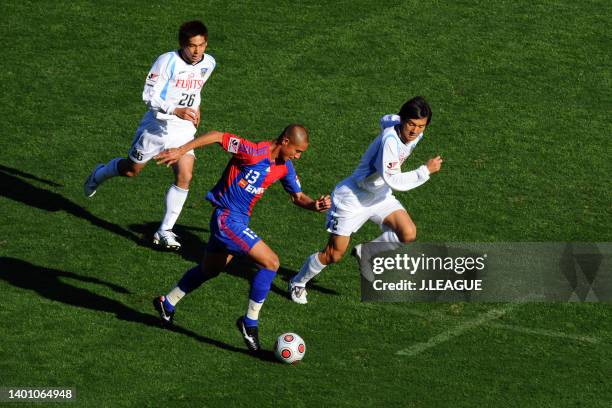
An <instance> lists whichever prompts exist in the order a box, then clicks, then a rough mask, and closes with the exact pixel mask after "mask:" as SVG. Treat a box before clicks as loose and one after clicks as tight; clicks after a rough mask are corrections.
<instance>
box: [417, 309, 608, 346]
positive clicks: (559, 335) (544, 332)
mask: <svg viewBox="0 0 612 408" xmlns="http://www.w3.org/2000/svg"><path fill="white" fill-rule="evenodd" d="M406 313H408V314H411V315H413V316H418V317H422V318H426V319H430V318H431V317H432V316H434V317H436V318H438V319H441V320H451V319H452V318H453V317H452V316H449V315H446V314H444V313H440V312H437V311H430V312H421V311H418V310H412V309H409V310H406ZM483 324H484V325H486V326H488V327H493V328H496V329H503V330H511V331H515V332H518V333H523V334H532V335H536V336H546V337H555V338H559V339H567V340H574V341H580V342H584V343H591V344H597V343H599V342H600V339H599V338H597V337H593V336H583V335H579V334H568V333H564V332H561V331H555V330H547V329H534V328H530V327H525V326H519V325H513V324H503V323H495V322H485V323H483Z"/></svg>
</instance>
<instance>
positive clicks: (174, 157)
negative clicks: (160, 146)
mask: <svg viewBox="0 0 612 408" xmlns="http://www.w3.org/2000/svg"><path fill="white" fill-rule="evenodd" d="M222 141H223V132H219V131H217V130H211V131H210V132H207V133H204V134H203V135H201V136H198V137H197V138H195V139H193V140H192V141H191V142H189V143H185V144H184V145H182V146H181V147H178V148H175V149H167V150H164V151H163V152H161V153H160V154H158V155H157V156H155V157H154V159H155V160H156V161H157V164H165V165H168V166H170V165H172V164H174V163H176V162H177V161H178V160H179V159H180V158H181V157H182V156H183V155H184V154H185V153H187V152H188V151H190V150H193V149H197V148H198V147H204V146H207V145H209V144H213V143H221V142H222Z"/></svg>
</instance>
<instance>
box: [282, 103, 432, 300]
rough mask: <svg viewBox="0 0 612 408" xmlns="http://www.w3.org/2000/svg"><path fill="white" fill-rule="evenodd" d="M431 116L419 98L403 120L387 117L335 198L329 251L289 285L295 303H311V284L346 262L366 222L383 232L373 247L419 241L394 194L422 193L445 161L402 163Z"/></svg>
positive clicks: (316, 256) (308, 262)
mask: <svg viewBox="0 0 612 408" xmlns="http://www.w3.org/2000/svg"><path fill="white" fill-rule="evenodd" d="M431 114H432V113H431V108H430V107H429V104H428V103H427V102H426V101H425V99H423V98H422V97H420V96H417V97H415V98H413V99H411V100H409V101H408V102H406V103H405V104H404V105H403V106H402V108H401V109H400V112H399V115H385V116H383V117H382V118H381V120H380V125H381V132H380V134H379V135H378V137H377V138H376V139H374V141H373V142H372V143H371V144H370V146H369V147H368V149H367V150H366V152H365V154H364V155H363V157H362V158H361V162H360V163H359V166H357V168H356V169H355V171H354V172H353V174H352V175H351V176H349V177H348V178H346V179H344V180H342V181H341V182H340V183H338V185H337V186H336V188H335V189H334V191H333V193H332V208H331V210H330V211H329V213H328V217H327V231H328V232H329V233H330V236H329V241H328V243H327V246H326V247H325V249H323V251H321V252H315V253H314V254H312V255H311V256H310V257H309V258H308V259H306V261H305V262H304V264H303V265H302V268H301V269H300V272H299V273H298V274H297V275H295V276H294V277H293V278H292V279H291V280H290V281H289V293H290V296H291V299H292V300H293V301H294V302H296V303H302V304H304V303H306V302H307V299H306V284H307V283H308V282H309V281H310V280H311V279H312V278H314V277H315V276H316V275H317V274H319V273H320V272H321V271H322V270H323V268H325V267H326V266H327V265H329V264H332V263H336V262H339V261H340V260H341V259H342V256H343V255H344V253H345V252H346V249H347V248H348V245H349V242H350V239H351V234H353V233H355V232H357V231H358V230H359V228H361V226H362V225H363V224H365V222H366V221H368V220H370V221H373V222H375V223H376V224H378V225H380V227H381V229H382V230H383V233H382V235H380V236H379V237H378V238H376V239H374V240H373V241H372V242H388V243H391V244H400V243H404V242H411V241H414V239H415V238H416V226H415V225H414V222H413V221H412V219H411V218H410V215H408V212H407V211H406V210H405V209H404V207H403V206H402V204H401V203H400V202H399V201H398V200H397V199H396V198H395V196H394V195H393V191H394V190H396V191H407V190H410V189H413V188H416V187H418V186H420V185H422V184H423V183H425V182H426V181H427V180H429V176H430V175H431V174H433V173H435V172H437V171H439V170H440V166H441V165H442V159H441V158H440V157H439V156H437V157H434V158H432V159H430V160H429V161H428V162H427V163H426V164H423V165H421V166H420V167H418V168H417V169H415V170H412V171H408V172H402V170H401V165H402V163H404V161H405V160H406V159H407V158H408V156H410V154H411V153H412V151H413V150H414V148H415V147H416V145H417V144H418V143H419V142H420V141H421V140H422V139H423V131H424V130H425V128H426V126H427V125H428V124H429V122H430V121H431ZM361 248H362V247H361V245H357V246H355V254H356V256H357V258H358V259H360V258H361Z"/></svg>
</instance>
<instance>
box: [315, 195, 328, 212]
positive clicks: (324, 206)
mask: <svg viewBox="0 0 612 408" xmlns="http://www.w3.org/2000/svg"><path fill="white" fill-rule="evenodd" d="M330 208H331V197H330V196H329V195H326V196H321V197H319V198H318V199H316V200H315V211H318V212H324V211H327V210H329V209H330Z"/></svg>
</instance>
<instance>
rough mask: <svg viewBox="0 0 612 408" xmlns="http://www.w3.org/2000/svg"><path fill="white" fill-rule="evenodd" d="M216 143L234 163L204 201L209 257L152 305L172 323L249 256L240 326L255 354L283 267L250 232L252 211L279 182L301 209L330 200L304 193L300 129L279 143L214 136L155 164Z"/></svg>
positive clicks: (325, 205) (318, 207)
mask: <svg viewBox="0 0 612 408" xmlns="http://www.w3.org/2000/svg"><path fill="white" fill-rule="evenodd" d="M213 143H218V144H220V145H221V146H223V149H224V150H226V151H228V152H230V153H232V158H231V160H230V161H229V163H228V165H227V167H226V168H225V171H224V172H223V175H222V176H221V179H220V180H219V181H218V183H217V184H216V185H215V186H214V187H213V189H212V190H211V191H210V192H209V193H208V194H207V196H206V199H207V200H208V201H210V202H211V203H212V205H213V207H214V210H213V214H212V217H211V221H210V230H211V235H210V239H209V241H208V244H207V246H206V254H205V256H204V259H203V260H202V263H201V264H200V265H198V266H196V267H194V268H192V269H190V270H189V271H187V272H186V273H185V274H184V275H183V277H182V278H181V280H179V282H178V284H177V285H176V287H175V288H173V289H172V290H171V291H170V292H169V293H168V294H167V295H166V296H161V297H159V298H156V299H155V300H154V305H155V308H156V310H157V311H158V312H159V314H160V317H161V318H162V321H163V322H164V323H165V324H170V323H172V319H173V316H174V310H175V306H176V304H177V303H178V302H179V301H180V300H181V299H182V298H183V297H184V296H185V295H186V294H187V293H190V292H191V291H193V290H195V289H197V288H198V287H199V286H200V285H201V284H202V283H203V282H205V281H206V280H208V279H211V278H213V277H215V276H217V275H219V273H220V272H221V271H222V270H223V269H224V268H225V266H226V265H227V263H228V262H229V261H230V260H231V259H232V257H233V256H235V255H246V256H248V257H249V258H251V259H252V260H253V261H254V262H255V263H256V264H257V265H259V267H260V269H259V270H258V271H257V273H256V274H255V276H254V278H253V281H252V283H251V289H250V292H249V304H248V308H247V312H246V314H245V315H244V316H241V317H240V318H239V319H238V321H237V322H236V323H237V325H238V329H239V330H240V332H241V333H242V336H243V339H244V341H245V343H246V345H247V347H248V348H249V350H250V351H251V352H257V351H259V350H260V344H259V334H258V319H259V311H260V309H261V307H262V305H263V302H264V300H265V299H266V296H267V294H268V292H269V291H270V287H271V285H272V280H273V279H274V277H275V276H276V271H277V270H278V268H279V266H280V262H279V259H278V256H277V255H276V253H274V251H272V249H270V247H269V246H268V245H266V243H265V242H264V241H263V240H262V239H261V238H260V237H259V236H258V235H257V234H256V233H255V232H254V231H253V230H252V229H250V228H249V221H250V218H251V213H252V211H253V207H254V206H255V204H256V203H257V201H259V199H260V198H261V197H262V196H263V194H264V192H265V191H266V189H267V188H268V187H269V186H270V185H272V184H273V183H274V182H276V181H278V180H280V182H281V184H282V185H283V188H284V189H285V191H287V193H289V195H290V196H291V200H292V202H293V203H294V204H295V205H297V206H299V207H302V208H305V209H307V210H311V211H317V212H323V211H327V210H328V209H329V208H330V207H331V200H330V197H329V196H321V197H319V198H318V199H316V200H314V199H312V198H310V197H309V196H308V195H306V194H304V193H303V192H302V188H301V186H300V182H299V180H298V177H297V174H296V172H295V169H294V167H293V164H292V162H291V160H295V159H299V158H300V156H301V155H302V153H303V152H304V151H305V150H306V149H307V148H308V132H307V131H306V129H305V128H304V127H303V126H302V125H297V124H292V125H289V126H287V127H286V128H285V129H284V130H283V132H282V133H281V134H280V136H279V137H278V138H276V139H275V140H272V141H265V142H259V143H254V142H251V141H249V140H246V139H243V138H241V137H239V136H236V135H234V134H230V133H222V132H218V131H211V132H208V133H206V134H204V135H202V136H200V137H198V138H197V139H195V140H193V141H191V142H189V143H187V144H185V145H183V146H181V147H179V148H177V149H170V150H167V151H165V152H163V153H161V154H159V155H158V156H156V160H157V161H158V163H163V164H167V165H170V164H172V163H175V162H176V161H177V160H178V159H179V158H180V157H181V156H182V155H183V154H185V153H186V152H188V151H190V150H192V149H195V148H198V147H203V146H206V145H210V144H213Z"/></svg>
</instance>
